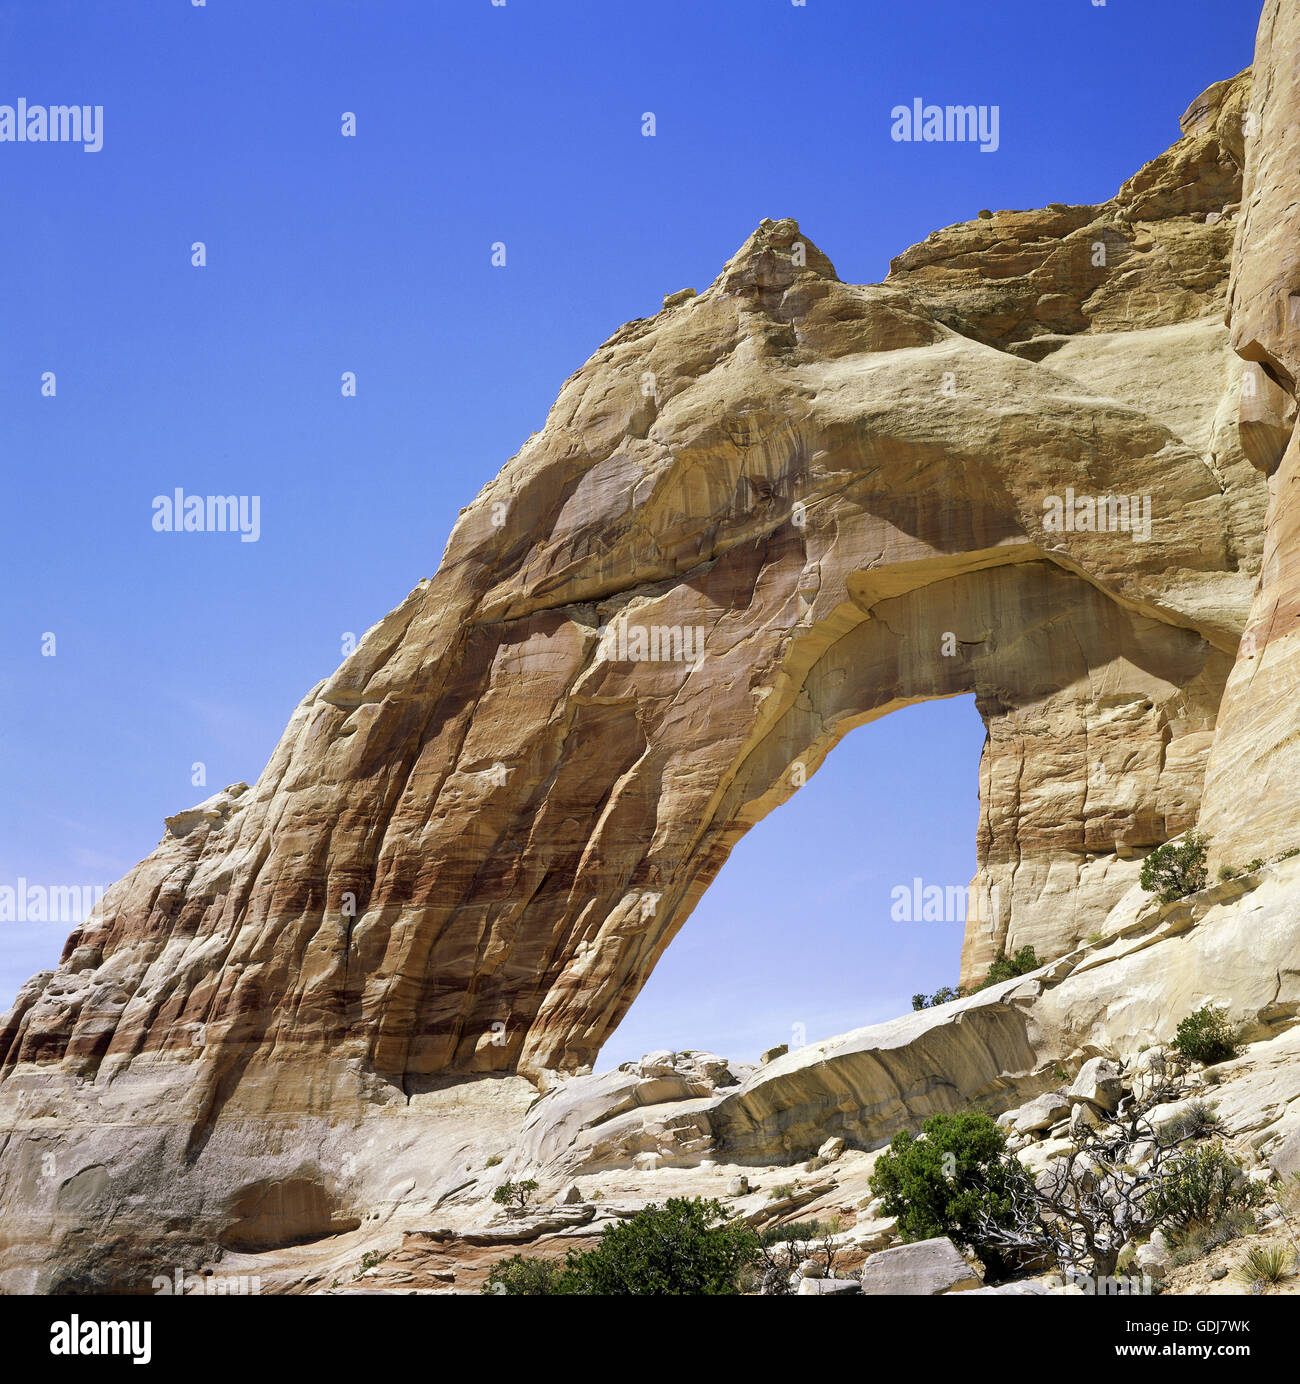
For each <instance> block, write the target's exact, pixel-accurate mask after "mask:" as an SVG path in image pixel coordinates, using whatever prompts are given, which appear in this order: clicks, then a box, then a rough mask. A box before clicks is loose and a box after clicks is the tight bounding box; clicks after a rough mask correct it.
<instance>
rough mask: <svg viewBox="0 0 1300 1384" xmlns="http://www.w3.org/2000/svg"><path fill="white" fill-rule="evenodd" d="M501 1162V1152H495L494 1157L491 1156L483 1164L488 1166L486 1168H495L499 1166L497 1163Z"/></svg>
mask: <svg viewBox="0 0 1300 1384" xmlns="http://www.w3.org/2000/svg"><path fill="white" fill-rule="evenodd" d="M500 1162H501V1155H500V1154H499V1153H494V1154H493V1155H492V1157H491V1158H489V1159H488V1161H487V1162H486V1163H485V1164H484V1165H483V1166H484V1167H486V1168H495V1167H496V1166H497V1164H498V1163H500Z"/></svg>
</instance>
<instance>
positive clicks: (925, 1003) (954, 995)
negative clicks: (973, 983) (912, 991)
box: [912, 985, 966, 1009]
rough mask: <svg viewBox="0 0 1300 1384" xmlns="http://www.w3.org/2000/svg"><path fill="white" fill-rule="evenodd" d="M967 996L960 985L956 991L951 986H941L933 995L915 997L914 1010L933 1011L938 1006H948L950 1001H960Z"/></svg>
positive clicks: (913, 1000) (913, 997)
mask: <svg viewBox="0 0 1300 1384" xmlns="http://www.w3.org/2000/svg"><path fill="white" fill-rule="evenodd" d="M965 994H966V991H965V989H964V988H963V987H962V986H960V985H958V986H957V987H956V988H955V989H954V987H953V986H951V985H944V986H941V987H940V988H939V989H938V990H936V991H935V992H934V994H933V995H913V996H912V1008H913V1009H933V1008H934V1007H935V1006H936V1005H940V1004H947V1003H948V1001H949V1000H959V999H961V998H962V996H963V995H965Z"/></svg>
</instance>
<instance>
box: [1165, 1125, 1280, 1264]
mask: <svg viewBox="0 0 1300 1384" xmlns="http://www.w3.org/2000/svg"><path fill="white" fill-rule="evenodd" d="M1262 1197H1263V1191H1262V1189H1261V1188H1259V1187H1257V1186H1256V1185H1255V1184H1254V1183H1253V1182H1251V1181H1250V1179H1249V1178H1247V1177H1246V1175H1245V1172H1244V1171H1243V1169H1242V1166H1241V1164H1240V1163H1238V1162H1237V1160H1236V1159H1235V1158H1233V1157H1232V1156H1231V1154H1229V1153H1228V1152H1227V1151H1226V1150H1225V1149H1224V1148H1223V1146H1222V1145H1221V1144H1209V1145H1206V1146H1205V1147H1203V1148H1198V1149H1193V1150H1190V1151H1189V1152H1187V1153H1181V1154H1177V1155H1175V1157H1174V1159H1173V1160H1172V1162H1171V1164H1170V1167H1169V1175H1168V1176H1167V1177H1165V1178H1164V1179H1162V1181H1161V1182H1160V1183H1159V1184H1158V1185H1157V1187H1156V1189H1155V1192H1154V1194H1153V1197H1152V1201H1151V1207H1150V1210H1151V1214H1152V1216H1153V1218H1154V1219H1155V1220H1156V1221H1157V1222H1159V1223H1160V1224H1161V1225H1164V1226H1165V1227H1167V1228H1168V1231H1169V1233H1170V1235H1171V1237H1172V1238H1173V1239H1174V1240H1175V1241H1176V1242H1178V1243H1182V1242H1183V1241H1184V1240H1185V1239H1186V1238H1187V1237H1188V1236H1189V1235H1190V1234H1191V1232H1192V1231H1194V1230H1197V1229H1203V1228H1204V1227H1206V1226H1210V1225H1213V1224H1214V1223H1215V1222H1216V1221H1218V1220H1220V1219H1221V1218H1222V1217H1224V1216H1226V1215H1228V1214H1229V1213H1231V1212H1233V1211H1244V1210H1245V1209H1246V1208H1247V1207H1250V1206H1255V1205H1257V1204H1258V1203H1259V1201H1260V1200H1261V1198H1262Z"/></svg>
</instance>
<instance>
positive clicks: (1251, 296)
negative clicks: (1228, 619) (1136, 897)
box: [1204, 0, 1300, 865]
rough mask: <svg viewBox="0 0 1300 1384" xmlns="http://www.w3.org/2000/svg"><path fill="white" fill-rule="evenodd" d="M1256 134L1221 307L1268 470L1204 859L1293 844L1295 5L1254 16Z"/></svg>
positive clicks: (1299, 617)
mask: <svg viewBox="0 0 1300 1384" xmlns="http://www.w3.org/2000/svg"><path fill="white" fill-rule="evenodd" d="M1254 71H1255V73H1256V77H1255V83H1254V94H1253V96H1252V98H1251V113H1252V117H1253V119H1252V122H1251V128H1252V130H1253V135H1252V138H1251V140H1250V144H1249V161H1248V165H1247V173H1246V181H1245V188H1244V194H1243V199H1242V201H1243V206H1242V215H1241V219H1240V225H1239V227H1238V231H1237V246H1236V252H1235V258H1234V263H1233V271H1232V291H1231V299H1230V304H1229V312H1230V320H1231V328H1232V344H1233V346H1234V347H1235V348H1236V349H1237V351H1238V352H1240V354H1241V355H1242V356H1243V357H1244V358H1245V359H1246V360H1247V361H1249V362H1253V363H1254V364H1252V365H1251V366H1250V369H1251V370H1252V371H1253V372H1254V379H1255V381H1256V382H1257V383H1256V388H1255V390H1254V393H1253V394H1250V395H1248V396H1247V397H1245V398H1243V399H1242V427H1243V431H1245V432H1249V433H1253V434H1254V435H1255V436H1256V438H1257V440H1258V444H1259V446H1260V448H1261V450H1260V451H1259V453H1258V455H1257V460H1258V463H1259V464H1260V465H1261V466H1262V467H1263V468H1264V469H1265V470H1266V471H1267V472H1269V482H1268V484H1269V496H1270V500H1269V509H1268V522H1267V528H1266V531H1265V536H1264V561H1263V574H1262V579H1261V581H1260V585H1259V588H1258V590H1257V591H1256V593H1255V600H1254V604H1253V605H1252V606H1251V611H1250V620H1249V622H1248V624H1247V626H1246V631H1245V635H1244V636H1243V639H1242V643H1241V649H1240V652H1239V654H1238V657H1237V662H1236V666H1235V668H1234V669H1233V673H1232V677H1231V680H1230V681H1229V684H1228V690H1227V694H1226V696H1225V697H1224V702H1223V714H1222V715H1223V719H1222V729H1221V733H1220V735H1219V737H1218V739H1217V740H1216V742H1215V746H1214V753H1213V755H1212V757H1211V760H1210V766H1209V770H1208V773H1207V777H1206V785H1205V788H1206V800H1205V813H1204V818H1205V822H1204V825H1205V828H1206V830H1207V831H1208V832H1209V833H1210V835H1211V837H1212V840H1213V847H1212V855H1211V860H1212V863H1215V864H1217V863H1218V862H1225V863H1228V864H1234V865H1235V864H1239V863H1241V862H1243V861H1246V860H1251V859H1254V858H1255V857H1256V856H1260V857H1269V856H1271V855H1273V854H1275V853H1279V852H1281V851H1284V850H1291V849H1294V848H1295V847H1297V846H1300V813H1297V811H1296V808H1295V800H1296V788H1297V784H1300V738H1298V737H1297V735H1296V708H1297V706H1300V505H1297V502H1296V485H1297V479H1298V477H1300V438H1297V436H1296V435H1295V433H1294V431H1293V425H1294V421H1295V411H1296V403H1295V400H1296V382H1297V380H1300V10H1298V9H1297V7H1296V6H1295V5H1294V4H1290V3H1288V4H1282V3H1279V0H1269V3H1268V4H1266V5H1265V7H1264V14H1263V18H1262V20H1261V22H1260V28H1259V38H1258V42H1257V45H1256V50H1255V68H1254Z"/></svg>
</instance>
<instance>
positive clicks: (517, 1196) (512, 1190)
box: [492, 1177, 537, 1211]
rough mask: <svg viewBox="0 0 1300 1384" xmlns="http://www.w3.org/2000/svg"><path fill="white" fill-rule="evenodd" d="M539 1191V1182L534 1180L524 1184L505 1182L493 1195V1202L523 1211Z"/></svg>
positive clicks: (531, 1179) (529, 1179)
mask: <svg viewBox="0 0 1300 1384" xmlns="http://www.w3.org/2000/svg"><path fill="white" fill-rule="evenodd" d="M536 1190H537V1182H536V1180H535V1179H533V1178H531V1177H530V1178H528V1179H527V1180H526V1181H523V1182H503V1183H502V1184H501V1185H500V1187H498V1188H497V1189H496V1190H495V1191H494V1192H493V1193H492V1200H493V1201H494V1202H496V1204H497V1205H498V1206H509V1207H511V1208H512V1209H514V1210H516V1211H523V1210H525V1209H526V1208H527V1206H528V1199H529V1197H531V1196H532V1194H533V1193H534V1192H535V1191H536Z"/></svg>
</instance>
